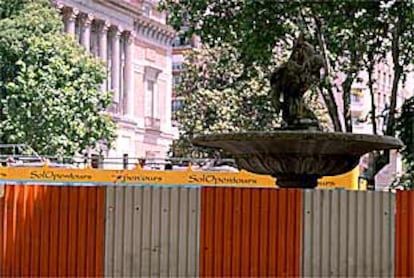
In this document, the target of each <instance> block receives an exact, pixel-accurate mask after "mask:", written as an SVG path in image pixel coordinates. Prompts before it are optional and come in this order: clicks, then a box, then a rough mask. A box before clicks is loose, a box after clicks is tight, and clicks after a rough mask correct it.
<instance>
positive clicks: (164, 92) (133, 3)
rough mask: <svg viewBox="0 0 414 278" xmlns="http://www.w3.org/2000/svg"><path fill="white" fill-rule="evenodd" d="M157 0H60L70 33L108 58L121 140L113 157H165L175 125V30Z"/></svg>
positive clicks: (58, 4)
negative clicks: (173, 69)
mask: <svg viewBox="0 0 414 278" xmlns="http://www.w3.org/2000/svg"><path fill="white" fill-rule="evenodd" d="M157 2H158V1H157V0H55V1H53V4H54V5H55V7H56V8H57V9H59V11H60V12H61V14H62V19H63V21H64V31H65V32H67V33H69V34H71V35H73V36H74V37H75V39H76V40H77V41H79V43H80V44H81V45H82V46H83V47H85V48H86V49H87V50H88V51H90V53H91V54H92V55H94V56H96V57H97V58H99V59H101V60H102V61H104V62H105V64H106V66H107V79H106V81H105V82H104V83H103V84H102V90H109V91H111V92H113V105H112V107H111V108H110V109H109V111H108V112H109V113H110V114H111V115H112V117H113V118H114V119H115V121H116V122H117V125H118V138H117V140H116V142H115V144H114V147H113V149H111V150H108V153H107V155H108V156H111V157H114V156H118V157H120V156H122V155H124V154H128V155H129V157H146V158H150V157H164V156H165V155H166V153H167V151H168V149H169V146H170V144H171V141H172V139H173V136H174V135H173V134H174V131H173V127H172V125H171V96H172V91H171V90H172V89H171V88H172V84H171V82H172V73H171V69H172V62H171V61H172V42H173V40H174V35H175V33H174V30H173V29H172V28H171V27H169V26H168V25H166V22H165V20H166V17H165V15H164V14H162V13H160V12H158V11H157V9H156V4H157Z"/></svg>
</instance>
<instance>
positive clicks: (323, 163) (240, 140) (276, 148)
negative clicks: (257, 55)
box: [192, 34, 402, 188]
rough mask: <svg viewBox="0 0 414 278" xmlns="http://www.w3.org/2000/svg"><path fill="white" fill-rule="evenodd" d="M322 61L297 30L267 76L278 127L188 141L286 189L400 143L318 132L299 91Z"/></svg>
mask: <svg viewBox="0 0 414 278" xmlns="http://www.w3.org/2000/svg"><path fill="white" fill-rule="evenodd" d="M322 65H323V59H322V57H321V56H320V55H318V54H317V53H315V50H314V48H313V47H312V45H310V44H309V43H307V42H306V41H305V40H304V36H303V34H301V35H300V36H299V38H298V39H297V41H296V42H295V46H294V48H293V50H292V54H291V56H290V58H289V60H288V61H287V62H286V63H285V64H283V65H281V66H280V67H279V68H276V69H275V71H274V72H273V74H272V76H271V80H270V82H271V89H272V90H271V93H272V100H273V105H274V106H275V108H276V110H277V111H281V112H282V120H283V124H282V127H281V128H279V129H276V130H274V131H272V132H244V133H223V134H209V135H199V136H196V137H195V138H194V139H193V141H192V142H193V144H194V145H197V146H203V147H213V148H221V149H223V150H225V151H227V152H228V153H230V154H232V155H233V156H234V157H235V159H236V161H237V163H238V166H239V168H241V169H245V170H247V171H249V172H253V173H257V174H266V175H272V176H273V177H275V178H276V180H277V185H278V186H279V187H285V188H295V187H296V188H297V187H299V188H315V187H316V186H317V181H318V178H320V177H322V176H334V175H339V174H343V173H346V172H348V171H351V170H352V169H354V168H355V167H356V166H357V165H358V163H359V160H360V157H361V156H362V155H363V154H365V153H368V152H371V151H374V150H387V149H399V148H401V147H402V143H401V141H400V140H398V139H396V138H394V137H389V136H379V135H368V134H353V133H340V132H323V131H322V129H321V127H320V124H319V122H318V120H317V118H316V116H315V114H314V113H313V112H312V111H311V110H310V109H309V108H308V107H307V105H306V104H305V103H304V100H303V95H304V93H305V92H306V91H307V90H308V89H309V88H310V86H312V85H313V84H315V83H316V82H318V81H319V79H320V69H321V67H322Z"/></svg>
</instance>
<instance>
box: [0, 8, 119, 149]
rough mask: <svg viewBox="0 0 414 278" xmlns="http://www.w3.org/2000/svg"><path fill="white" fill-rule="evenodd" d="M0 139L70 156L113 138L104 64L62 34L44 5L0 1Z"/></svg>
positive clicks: (59, 24) (58, 21)
mask: <svg viewBox="0 0 414 278" xmlns="http://www.w3.org/2000/svg"><path fill="white" fill-rule="evenodd" d="M0 16H1V18H0V100H1V103H0V112H1V114H0V140H1V142H2V143H26V144H28V145H30V146H31V147H32V148H33V149H34V150H36V151H37V152H39V153H43V154H60V155H72V154H74V153H77V152H80V151H82V150H85V149H86V148H88V147H92V148H98V147H99V145H100V144H101V143H105V144H108V145H109V144H110V143H111V142H112V141H113V140H114V136H115V125H114V123H113V122H112V120H111V119H110V117H109V116H108V115H105V113H103V111H104V110H105V108H107V107H108V106H109V105H110V103H111V96H110V93H106V92H105V93H102V92H100V91H99V86H100V84H101V83H102V81H103V80H104V78H105V72H104V66H103V65H102V64H101V63H99V62H98V61H97V60H95V58H93V57H92V56H91V55H90V54H88V53H87V51H86V50H84V49H83V48H82V47H81V46H79V45H78V44H77V42H75V40H74V39H73V38H72V37H71V36H69V35H64V34H63V33H62V32H61V30H62V29H63V26H62V20H61V18H60V16H59V14H58V13H57V11H55V10H54V9H53V8H52V7H51V6H50V3H49V1H46V0H36V1H28V0H26V1H23V0H20V1H19V0H13V1H9V0H7V1H6V0H0Z"/></svg>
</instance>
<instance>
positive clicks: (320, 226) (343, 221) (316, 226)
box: [302, 190, 395, 277]
mask: <svg viewBox="0 0 414 278" xmlns="http://www.w3.org/2000/svg"><path fill="white" fill-rule="evenodd" d="M303 204H304V212H303V215H304V227H303V228H304V230H303V250H302V258H303V259H302V261H303V265H302V274H303V276H318V277H322V276H323V277H328V276H348V277H379V276H392V275H393V274H394V223H395V216H394V206H395V197H394V195H393V194H392V193H387V192H367V191H365V192H361V191H359V192H358V191H337V190H336V191H333V190H329V191H324V190H313V191H309V190H306V191H305V192H304V202H303Z"/></svg>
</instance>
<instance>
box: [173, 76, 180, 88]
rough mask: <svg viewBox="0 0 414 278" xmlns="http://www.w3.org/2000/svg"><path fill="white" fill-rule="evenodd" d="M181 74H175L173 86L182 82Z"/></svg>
mask: <svg viewBox="0 0 414 278" xmlns="http://www.w3.org/2000/svg"><path fill="white" fill-rule="evenodd" d="M181 80H182V78H181V76H180V75H174V76H173V86H178V85H179V84H180V83H181Z"/></svg>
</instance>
